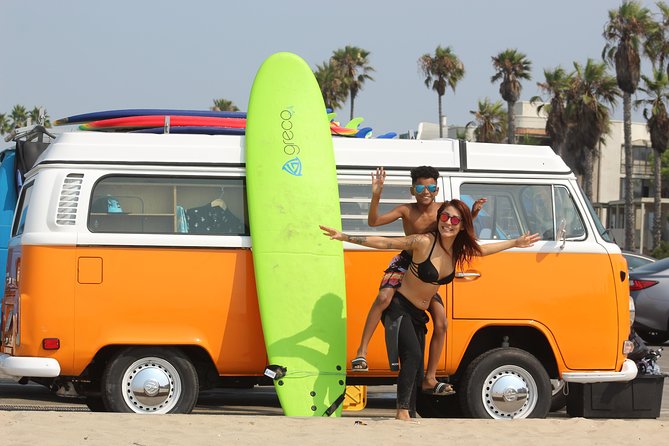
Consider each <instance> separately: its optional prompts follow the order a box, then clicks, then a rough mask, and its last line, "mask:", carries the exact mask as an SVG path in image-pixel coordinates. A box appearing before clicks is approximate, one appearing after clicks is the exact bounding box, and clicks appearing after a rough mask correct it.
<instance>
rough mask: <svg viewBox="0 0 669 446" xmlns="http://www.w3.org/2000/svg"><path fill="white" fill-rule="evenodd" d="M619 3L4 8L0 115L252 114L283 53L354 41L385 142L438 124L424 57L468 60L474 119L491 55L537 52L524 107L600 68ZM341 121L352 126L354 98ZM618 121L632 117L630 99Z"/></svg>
mask: <svg viewBox="0 0 669 446" xmlns="http://www.w3.org/2000/svg"><path fill="white" fill-rule="evenodd" d="M620 3H621V2H620V0H552V1H548V0H507V1H499V0H468V1H453V0H414V1H401V0H395V1H388V2H381V1H364V0H363V1H359V2H350V3H349V2H322V1H318V0H280V1H276V0H272V1H265V0H250V1H249V0H246V1H238V2H231V1H225V0H188V1H185V2H184V1H181V2H175V1H173V0H162V1H158V0H133V1H130V0H115V1H113V2H90V1H86V2H84V1H82V0H59V1H48V0H42V1H39V0H38V1H26V0H0V33H1V41H2V48H3V57H2V67H1V68H0V113H7V112H9V111H11V109H12V107H13V106H14V105H15V104H21V105H24V106H26V107H28V108H29V109H32V108H33V107H34V106H43V107H44V108H45V109H46V110H47V112H48V114H49V116H50V117H51V120H55V119H57V118H62V117H65V116H69V115H74V114H80V113H86V112H91V111H99V110H110V109H124V108H176V109H208V108H209V107H211V106H212V105H213V99H217V98H225V99H228V100H231V101H233V102H234V103H235V104H236V105H237V106H238V107H239V108H240V109H241V110H246V107H247V105H248V96H249V93H250V90H251V86H252V84H253V79H254V77H255V74H256V71H257V70H258V68H259V67H260V65H261V64H262V62H263V61H264V60H265V59H266V58H267V57H268V56H270V55H271V54H273V53H275V52H279V51H290V52H293V53H296V54H298V55H299V56H301V57H302V58H304V59H305V60H306V61H307V63H308V64H309V65H310V66H311V67H312V69H315V68H316V64H322V63H323V62H325V61H327V60H328V59H329V57H330V56H331V55H332V52H333V51H334V50H336V49H339V48H343V47H344V46H346V45H353V46H357V47H360V48H363V49H365V50H367V51H369V52H370V57H369V62H370V65H371V66H372V67H374V69H375V72H374V73H372V76H373V78H374V80H373V81H367V82H366V83H365V85H364V86H363V90H362V91H361V92H360V93H359V94H358V97H357V98H356V100H355V115H356V116H361V117H363V118H365V121H364V124H363V125H362V126H369V127H372V128H373V129H374V133H376V134H381V133H385V132H388V131H395V132H398V133H403V132H406V131H408V130H415V129H416V128H417V126H418V123H419V122H421V121H428V122H437V94H436V92H434V91H433V90H431V89H428V88H427V87H426V86H425V84H424V78H423V77H422V75H421V74H420V71H419V68H418V59H419V57H420V56H421V55H423V54H425V53H431V54H434V50H435V49H436V47H437V46H438V45H441V46H443V47H446V46H451V47H452V49H453V51H454V52H455V54H456V55H457V56H458V57H459V58H460V59H461V60H462V62H463V63H464V65H465V71H466V73H465V77H464V78H463V79H462V80H461V81H460V82H459V83H458V85H457V87H456V91H455V92H453V91H451V90H450V89H449V90H448V91H447V93H446V95H445V96H444V97H443V99H442V100H443V109H444V114H445V115H446V116H447V118H448V124H449V125H465V124H466V123H467V122H469V121H471V120H472V117H473V116H472V115H471V114H470V110H474V109H475V108H476V107H477V102H478V100H481V99H484V98H486V97H488V98H490V99H491V100H493V101H496V100H501V97H500V95H499V83H496V84H492V83H491V82H490V78H491V76H492V75H493V74H494V71H493V68H492V63H491V57H492V56H494V55H496V54H498V53H500V52H501V51H503V50H505V49H507V48H514V49H517V50H518V51H520V52H522V53H524V54H526V56H527V58H528V59H529V60H530V61H531V62H532V80H530V81H524V82H523V89H522V94H521V100H529V99H530V98H531V97H533V96H535V95H538V94H540V92H539V91H538V89H537V86H536V82H537V81H542V80H543V79H544V77H543V70H544V69H547V68H549V69H552V68H555V67H556V66H558V65H561V66H562V67H564V68H566V69H571V68H573V62H574V61H577V62H581V63H585V61H586V60H587V59H588V58H593V59H596V60H598V61H599V60H601V54H602V48H603V46H604V44H605V42H604V39H603V38H602V31H603V28H604V24H605V23H606V21H607V18H608V11H609V10H610V9H614V8H617V7H618V6H619V5H620ZM642 4H643V5H644V6H647V7H648V8H650V9H651V10H653V11H655V9H656V8H655V6H654V2H650V1H646V0H643V1H642ZM612 72H613V71H612ZM337 114H338V119H339V120H340V121H342V122H346V121H347V120H348V118H349V104H348V103H346V104H345V105H344V107H343V108H342V109H340V110H337ZM613 117H614V118H615V119H621V118H622V105H621V104H619V106H618V107H617V108H616V109H615V111H614V116H613ZM636 118H638V119H636ZM640 119H641V118H640V114H639V113H638V112H637V113H635V120H640Z"/></svg>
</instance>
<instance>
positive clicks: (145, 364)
mask: <svg viewBox="0 0 669 446" xmlns="http://www.w3.org/2000/svg"><path fill="white" fill-rule="evenodd" d="M102 388H103V391H102V398H103V400H104V403H105V406H106V407H107V409H109V410H110V411H111V412H135V413H157V414H163V413H190V412H191V411H192V410H193V407H194V406H195V402H196V401H197V397H198V390H199V384H198V376H197V371H196V370H195V367H194V366H193V364H192V363H191V361H190V360H189V359H188V357H187V356H186V355H185V354H183V353H182V352H181V351H179V350H175V349H168V348H149V347H131V348H128V349H125V350H123V351H121V352H120V353H118V354H117V355H116V356H115V357H114V358H113V359H112V360H111V361H110V362H109V363H108V364H107V367H106V368H105V371H104V373H103V375H102Z"/></svg>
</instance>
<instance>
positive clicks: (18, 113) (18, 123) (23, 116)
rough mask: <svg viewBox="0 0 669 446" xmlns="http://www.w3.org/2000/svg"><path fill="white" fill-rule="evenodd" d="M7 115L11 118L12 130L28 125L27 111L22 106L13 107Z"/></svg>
mask: <svg viewBox="0 0 669 446" xmlns="http://www.w3.org/2000/svg"><path fill="white" fill-rule="evenodd" d="M9 115H10V116H11V118H12V128H17V127H25V126H26V125H28V111H27V110H26V108H25V107H24V106H23V105H18V104H17V105H15V106H14V108H12V111H11V112H10V114H9Z"/></svg>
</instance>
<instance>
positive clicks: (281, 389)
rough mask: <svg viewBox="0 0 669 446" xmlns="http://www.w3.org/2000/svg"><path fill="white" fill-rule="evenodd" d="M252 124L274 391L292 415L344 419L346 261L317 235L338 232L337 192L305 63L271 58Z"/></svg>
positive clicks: (261, 284)
mask: <svg viewBox="0 0 669 446" xmlns="http://www.w3.org/2000/svg"><path fill="white" fill-rule="evenodd" d="M247 116H248V117H247V126H246V175H247V193H248V210H249V222H250V227H251V240H252V252H253V266H254V270H255V278H256V288H257V291H258V302H259V307H260V317H261V321H262V327H263V335H264V337H265V345H266V347H267V356H268V360H269V364H270V365H272V366H274V367H272V369H273V370H274V371H276V370H279V374H278V376H276V377H273V378H274V385H275V388H276V391H277V394H278V396H279V401H280V402H281V407H282V408H283V410H284V413H285V414H286V415H289V416H324V415H325V416H327V415H337V416H338V415H341V402H342V401H343V398H344V394H345V390H346V364H345V362H346V298H345V281H344V256H343V249H342V244H341V243H335V242H333V241H331V240H329V239H328V238H327V237H324V236H323V235H322V233H321V230H320V229H319V227H318V225H319V224H328V225H332V226H340V225H341V215H340V210H339V191H338V186H337V175H336V168H335V160H334V151H333V146H332V136H331V135H330V127H329V124H328V119H327V116H326V111H325V105H324V103H323V98H322V96H321V93H320V89H319V88H318V83H317V82H316V79H315V78H314V75H313V73H312V71H311V69H310V68H309V66H308V65H307V63H306V62H305V61H304V60H302V59H301V58H300V57H298V56H296V55H295V54H291V53H277V54H274V55H272V56H270V57H269V58H268V59H267V60H266V61H265V62H264V63H263V64H262V66H261V67H260V69H259V70H258V73H257V75H256V78H255V81H254V82H253V87H252V89H251V96H250V99H249V106H248V115H247ZM282 368H283V369H285V375H284V376H281V375H282V374H283V370H282ZM267 374H268V376H269V375H272V373H269V372H268V373H267Z"/></svg>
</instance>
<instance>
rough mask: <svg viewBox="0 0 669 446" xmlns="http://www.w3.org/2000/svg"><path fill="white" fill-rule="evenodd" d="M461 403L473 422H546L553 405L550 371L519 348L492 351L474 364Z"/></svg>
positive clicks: (466, 377) (466, 373) (473, 362)
mask: <svg viewBox="0 0 669 446" xmlns="http://www.w3.org/2000/svg"><path fill="white" fill-rule="evenodd" d="M458 393H459V394H460V403H461V405H462V407H463V410H464V412H465V414H466V415H468V416H470V417H472V418H497V419H509V418H545V417H546V415H547V414H548V410H549V409H550V405H551V394H552V391H551V382H550V379H549V377H548V373H546V369H544V367H543V366H542V365H541V363H540V362H539V361H538V360H537V359H536V358H535V357H534V356H532V355H531V354H529V353H528V352H526V351H524V350H520V349H517V348H511V347H504V348H497V349H495V350H490V351H488V352H486V353H483V354H482V355H481V356H479V357H478V358H476V359H475V360H474V361H472V363H471V364H469V366H468V367H467V370H466V372H465V374H464V376H463V379H462V385H461V386H460V389H459V392H458Z"/></svg>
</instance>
